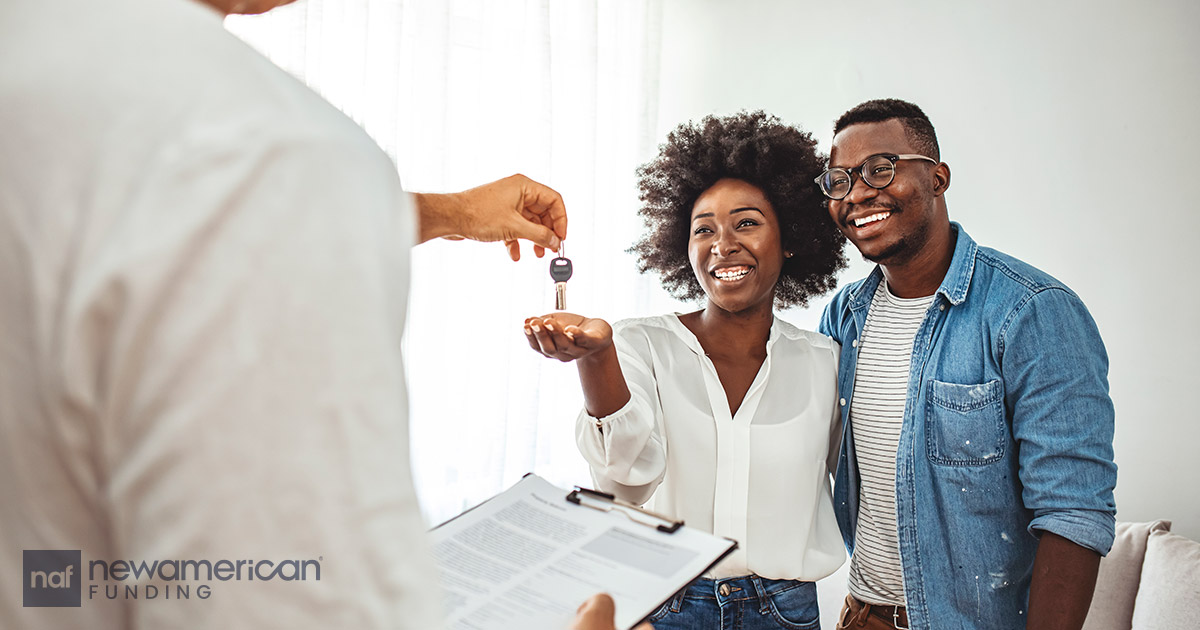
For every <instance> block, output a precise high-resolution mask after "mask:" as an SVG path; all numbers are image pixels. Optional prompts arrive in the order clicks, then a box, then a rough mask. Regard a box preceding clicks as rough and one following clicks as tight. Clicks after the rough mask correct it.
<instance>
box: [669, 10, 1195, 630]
mask: <svg viewBox="0 0 1200 630" xmlns="http://www.w3.org/2000/svg"><path fill="white" fill-rule="evenodd" d="M1197 25H1200V3H1196V2H1195V0H1159V1H1145V2H1137V3H1134V2H1125V3H1122V2H1111V1H1110V2H1046V1H1040V2H1030V1H1028V0H1020V1H1016V2H1003V3H1001V2H988V3H985V2H950V1H946V2H937V1H933V0H917V1H902V0H888V1H884V2H878V1H874V0H868V1H858V2H837V3H832V2H794V1H785V0H777V1H769V0H762V1H756V2H746V1H743V2H724V1H719V0H665V6H664V12H663V28H664V33H663V53H662V72H661V76H662V83H661V98H660V102H659V118H658V120H659V127H660V133H659V138H660V140H661V139H662V138H663V137H665V134H666V132H667V131H668V130H669V129H670V128H672V127H674V126H675V125H676V124H678V123H679V122H681V121H684V120H688V119H692V118H696V117H699V116H702V115H705V114H708V113H719V114H725V113H731V112H734V111H737V110H739V109H765V110H767V111H768V112H771V113H774V114H776V115H778V116H780V117H781V118H783V119H784V120H785V121H788V122H791V123H795V124H800V125H802V126H804V127H806V128H808V129H810V130H811V131H813V133H814V135H815V136H816V137H817V138H818V139H820V140H821V142H822V147H823V149H824V150H825V151H828V148H829V141H830V138H831V127H832V122H833V120H834V119H835V118H837V117H838V116H839V115H840V114H841V113H842V112H843V111H845V110H846V109H848V108H850V107H852V106H854V105H856V104H857V103H859V102H861V101H864V100H867V99H871V98H880V97H898V98H903V99H906V100H910V101H913V102H915V103H917V104H918V105H920V106H921V107H922V108H923V109H924V110H925V112H926V113H927V114H928V115H929V117H930V118H931V119H932V121H933V124H934V126H935V128H936V129H937V132H938V136H939V140H940V142H941V148H942V159H943V160H945V161H946V162H947V163H948V164H950V166H951V168H952V171H953V179H952V185H951V189H950V191H949V193H948V194H947V199H948V203H949V208H950V215H951V218H952V219H954V220H957V221H960V222H962V224H963V226H964V227H965V228H966V230H967V231H968V233H970V235H971V236H972V237H973V238H975V240H977V241H979V242H980V243H981V244H984V245H988V246H992V247H996V248H997V249H1000V250H1003V251H1005V252H1007V253H1009V254H1012V255H1015V256H1017V257H1019V258H1021V259H1023V260H1025V261H1027V262H1029V263H1031V264H1033V265H1036V266H1038V267H1040V268H1042V269H1044V270H1046V271H1048V272H1049V273H1051V274H1053V275H1054V276H1056V277H1057V278H1059V279H1060V280H1062V281H1064V282H1065V283H1067V284H1068V285H1069V286H1070V287H1072V288H1073V289H1074V290H1075V291H1076V292H1077V293H1078V294H1079V295H1080V296H1081V297H1082V298H1083V300H1084V302H1085V303H1086V304H1087V305H1088V307H1089V308H1090V309H1091V312H1092V315H1093V316H1094V317H1095V319H1096V321H1097V323H1098V324H1099V327H1100V332H1101V334H1102V335H1103V337H1104V341H1105V343H1106V345H1107V347H1108V352H1109V359H1110V363H1111V369H1110V373H1109V377H1110V382H1111V389H1112V396H1113V400H1114V402H1115V404H1116V409H1117V429H1116V440H1115V448H1116V460H1117V464H1118V466H1119V468H1120V471H1119V481H1118V485H1117V491H1116V499H1117V507H1118V514H1117V518H1118V519H1119V520H1128V521H1139V520H1150V519H1156V518H1167V519H1173V520H1174V521H1175V527H1174V529H1175V531H1177V532H1179V533H1181V534H1183V535H1185V536H1188V537H1190V538H1192V539H1200V458H1197V457H1196V456H1195V453H1196V445H1197V443H1198V442H1200V413H1197V410H1196V406H1195V405H1194V404H1189V403H1191V402H1192V401H1194V400H1195V392H1196V390H1194V389H1192V388H1197V387H1198V386H1197V383H1196V381H1197V376H1198V375H1200V369H1198V368H1200V358H1198V357H1200V339H1198V337H1197V335H1196V334H1194V333H1193V331H1192V330H1191V329H1192V327H1193V325H1194V324H1196V323H1197V313H1198V312H1200V297H1198V296H1197V291H1196V289H1195V288H1194V284H1195V281H1194V279H1193V277H1192V273H1191V268H1192V266H1193V257H1194V251H1195V244H1196V240H1197V238H1200V217H1198V216H1197V215H1198V213H1200V176H1198V175H1197V174H1198V173H1200V123H1198V122H1197V116H1198V115H1200V111H1198V108H1197V103H1198V102H1200V37H1198V36H1197V35H1198V31H1197ZM852 253H853V252H852ZM852 258H853V260H854V262H853V263H852V265H851V268H850V269H849V270H848V271H847V272H846V273H845V274H844V275H843V282H845V281H850V280H853V279H857V278H859V277H862V276H863V275H865V273H866V272H867V271H868V270H869V266H868V265H867V264H865V263H863V262H862V261H861V260H859V259H858V258H857V255H854V256H852ZM819 308H820V305H817V306H815V307H813V308H812V309H809V310H806V311H793V312H791V313H790V314H789V315H788V316H787V317H788V318H789V319H791V320H793V321H795V322H797V323H799V324H801V325H806V326H809V327H811V326H812V325H815V322H816V318H817V316H818V314H819ZM835 579H836V578H835ZM843 593H844V591H843ZM830 597H832V596H830ZM830 601H831V602H836V601H837V599H836V598H832V599H830V598H829V597H826V596H825V593H824V591H823V601H822V604H823V606H824V607H825V609H826V610H825V617H826V619H827V621H826V624H827V625H830V623H829V621H828V619H830V615H831V611H830V610H829V607H830V605H831V604H829V603H828V602H830Z"/></svg>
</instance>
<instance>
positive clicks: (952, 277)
mask: <svg viewBox="0 0 1200 630" xmlns="http://www.w3.org/2000/svg"><path fill="white" fill-rule="evenodd" d="M950 230H951V232H952V233H953V234H954V239H955V242H954V255H953V257H951V259H950V268H949V269H947V270H946V277H945V278H942V284H941V286H939V287H938V290H937V291H936V292H935V294H937V293H940V294H942V295H944V296H946V300H947V301H948V302H950V303H951V304H953V305H955V306H957V305H959V304H962V302H963V300H965V299H967V289H969V288H970V287H971V276H972V274H974V273H975V252H976V251H977V250H978V249H979V245H978V244H976V243H975V241H974V239H972V238H971V237H970V236H968V235H967V232H966V230H964V229H962V226H961V225H959V224H958V223H957V222H954V221H951V222H950ZM881 281H883V269H882V268H881V267H880V266H879V265H875V269H873V270H872V271H871V275H869V276H867V279H866V280H863V283H862V284H860V285H859V286H858V288H856V289H854V290H853V291H852V292H851V293H850V307H851V308H854V309H857V308H863V307H866V306H868V305H869V304H870V302H871V298H872V297H873V296H874V295H875V290H876V289H878V288H879V283H880V282H881Z"/></svg>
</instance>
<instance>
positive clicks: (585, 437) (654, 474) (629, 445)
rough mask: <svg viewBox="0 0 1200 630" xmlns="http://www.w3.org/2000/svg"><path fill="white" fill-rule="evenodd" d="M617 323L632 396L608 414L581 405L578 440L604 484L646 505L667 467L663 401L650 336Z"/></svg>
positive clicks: (618, 343)
mask: <svg viewBox="0 0 1200 630" xmlns="http://www.w3.org/2000/svg"><path fill="white" fill-rule="evenodd" d="M615 328H616V330H615V331H614V332H613V343H614V345H615V346H616V348H617V358H618V360H619V361H620V364H621V373H622V374H623V375H624V377H625V383H626V385H628V387H629V395H630V397H629V402H627V403H625V406H624V407H621V408H620V409H619V410H617V411H616V412H615V413H613V414H611V415H609V416H606V417H604V418H595V417H593V416H591V415H589V414H588V412H587V410H586V409H584V410H583V411H581V412H580V413H579V418H578V420H577V421H576V424H575V441H576V443H577V444H578V445H579V451H580V452H581V453H582V454H583V457H584V459H586V460H587V462H588V465H589V466H590V467H591V470H592V479H593V480H595V482H596V485H597V488H598V489H599V490H603V491H604V492H608V493H611V494H613V495H615V496H617V497H618V498H621V499H624V500H626V501H629V502H630V503H634V504H636V505H642V504H643V503H645V502H646V501H648V500H650V496H651V495H653V494H654V491H655V489H657V488H658V484H659V483H661V482H662V480H663V476H664V475H665V474H666V472H667V448H666V443H665V440H664V439H663V435H662V406H661V405H660V404H659V399H658V383H657V382H656V380H655V378H654V368H653V366H652V362H651V358H650V357H651V351H650V347H649V343H650V342H649V339H647V338H646V337H645V336H643V335H633V334H629V332H630V329H629V328H626V327H623V326H621V325H620V323H618V324H617V326H616V327H615ZM598 425H599V426H598Z"/></svg>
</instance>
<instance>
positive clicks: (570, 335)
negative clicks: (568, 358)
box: [563, 330, 575, 340]
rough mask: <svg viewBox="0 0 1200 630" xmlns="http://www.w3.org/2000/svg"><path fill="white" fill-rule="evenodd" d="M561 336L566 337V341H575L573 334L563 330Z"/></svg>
mask: <svg viewBox="0 0 1200 630" xmlns="http://www.w3.org/2000/svg"><path fill="white" fill-rule="evenodd" d="M563 334H564V335H566V336H567V339H571V340H574V339H575V333H573V332H570V331H567V330H564V331H563Z"/></svg>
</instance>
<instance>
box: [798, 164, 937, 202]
mask: <svg viewBox="0 0 1200 630" xmlns="http://www.w3.org/2000/svg"><path fill="white" fill-rule="evenodd" d="M898 160H925V161H926V162H933V163H934V164H937V163H938V161H937V160H935V159H933V158H931V157H925V156H924V155H916V154H913V153H909V154H904V155H892V154H890V153H880V154H878V155H872V156H871V157H869V158H867V159H866V160H864V161H863V163H862V164H859V165H858V166H855V167H854V168H831V169H829V170H827V171H825V172H824V173H821V175H820V177H817V178H816V179H814V180H813V181H814V182H816V183H817V185H818V186H820V187H821V192H823V193H825V196H826V197H829V198H830V199H833V200H834V201H837V200H839V199H845V198H846V195H849V194H850V189H851V188H853V187H854V172H855V171H858V175H859V177H861V178H862V180H863V181H864V182H866V183H867V185H868V186H870V187H871V188H874V189H876V190H878V189H881V188H887V187H888V185H889V184H891V183H892V180H893V179H895V178H896V162H897V161H898Z"/></svg>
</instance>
